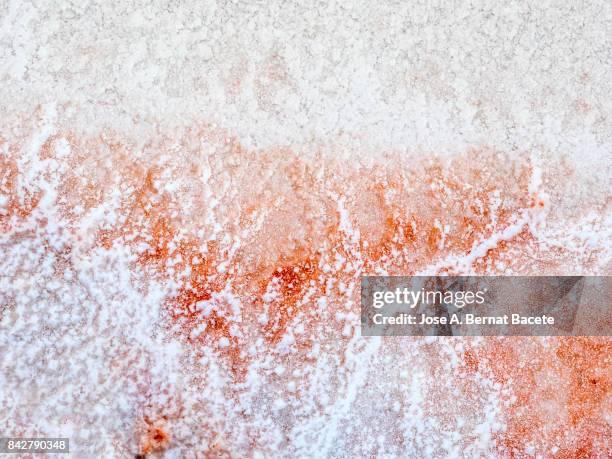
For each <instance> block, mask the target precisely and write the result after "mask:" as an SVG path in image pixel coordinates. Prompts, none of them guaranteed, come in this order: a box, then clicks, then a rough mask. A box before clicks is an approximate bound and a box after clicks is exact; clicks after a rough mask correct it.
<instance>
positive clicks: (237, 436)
mask: <svg viewBox="0 0 612 459" xmlns="http://www.w3.org/2000/svg"><path fill="white" fill-rule="evenodd" d="M56 118H57V114H56V113H55V112H54V110H53V108H52V107H51V108H49V107H47V108H46V109H45V110H43V111H42V112H41V115H40V119H39V121H38V126H37V128H36V130H34V131H33V132H32V134H31V135H30V136H28V137H25V138H23V139H22V140H21V142H20V143H11V142H8V141H4V142H3V145H2V152H3V155H2V158H3V164H4V166H3V167H4V169H3V173H4V175H3V179H2V180H3V182H2V193H3V196H5V197H6V198H5V204H4V211H3V215H2V228H3V232H2V239H1V243H2V247H3V250H4V251H5V253H6V256H5V257H3V259H2V261H1V269H2V273H3V277H2V283H1V289H2V290H1V294H2V297H1V298H2V333H1V334H0V339H1V341H0V342H1V346H2V367H3V368H4V369H6V370H7V371H3V372H2V384H1V385H0V387H2V392H1V395H2V396H1V397H0V403H2V410H1V412H2V413H3V415H2V420H1V422H2V425H3V426H4V427H3V429H4V430H7V431H10V432H15V434H16V435H26V434H27V435H48V436H54V435H56V436H59V435H65V436H70V437H71V442H72V443H71V447H72V448H73V451H75V452H76V453H77V454H94V455H104V456H121V455H128V454H152V455H153V454H158V455H159V454H161V455H165V456H167V457H182V456H184V455H186V454H191V453H192V452H199V453H202V454H205V455H210V456H214V455H218V454H226V455H229V456H242V455H244V454H246V452H247V451H251V452H252V454H259V455H263V456H274V455H278V454H282V455H286V456H309V455H313V454H319V455H321V456H329V457H355V456H389V455H391V456H396V455H404V454H412V455H415V456H428V457H448V456H451V457H454V456H460V455H462V454H468V455H483V454H484V455H500V456H503V455H506V454H510V455H513V454H514V455H519V456H520V455H525V454H526V455H537V454H539V455H550V454H553V453H554V452H555V451H556V452H558V454H560V455H561V457H564V456H571V455H573V454H574V453H575V452H576V451H579V452H581V453H580V454H583V455H585V456H593V455H595V456H596V455H598V454H602V451H603V452H605V451H607V450H608V449H609V444H608V440H607V439H608V438H609V435H608V432H609V423H608V422H607V420H606V419H605V413H606V412H609V397H608V396H607V394H608V393H609V385H610V377H609V375H610V366H609V361H608V359H609V357H608V354H609V343H608V341H607V340H606V339H595V338H581V339H578V338H576V339H567V338H548V339H541V338H531V339H508V338H506V339H503V338H487V339H485V338H472V339H470V338H464V339H457V338H454V339H436V338H397V339H393V340H388V339H385V338H361V337H360V335H359V310H358V304H359V297H358V285H359V277H360V276H361V275H366V274H381V273H385V274H390V275H397V274H410V273H425V272H446V273H457V274H464V273H478V274H494V273H500V272H503V273H506V274H533V273H541V272H542V271H543V270H548V272H571V271H572V270H574V269H575V266H576V265H575V263H576V259H578V260H580V262H581V264H580V266H581V269H582V272H585V271H590V272H593V273H601V272H605V269H606V266H607V264H608V263H609V248H608V246H607V245H606V244H605V243H599V244H598V243H595V245H594V248H595V250H594V251H592V252H591V253H589V254H588V256H587V254H584V253H583V250H582V248H583V247H584V245H585V244H587V243H591V244H593V242H592V241H593V238H595V241H597V239H596V238H601V237H603V236H602V232H601V231H602V230H603V229H602V228H603V226H604V223H605V220H604V217H601V216H598V215H593V214H592V213H589V212H588V210H587V209H585V210H584V211H582V210H580V209H577V210H576V212H575V214H574V215H573V218H572V219H571V220H569V221H568V220H565V219H564V220H563V221H559V220H558V219H557V217H556V215H555V207H554V206H555V195H554V189H555V187H557V186H561V185H558V184H557V183H555V176H554V174H552V171H554V170H555V167H562V166H561V165H559V166H556V165H554V164H548V168H547V173H548V174H550V176H547V177H543V176H542V172H540V171H541V169H539V168H538V167H537V166H536V165H535V162H537V161H539V160H540V159H539V158H536V159H535V160H534V159H533V158H530V157H529V156H524V157H518V158H515V159H510V158H509V157H508V156H507V155H505V154H503V153H502V152H495V151H492V150H488V149H479V150H470V151H467V152H465V153H461V154H458V155H455V157H453V158H452V159H450V160H447V159H439V158H435V157H431V158H428V159H422V160H416V161H407V160H405V159H404V158H402V157H399V156H394V155H389V156H388V158H387V159H386V161H385V162H379V161H376V160H372V159H371V158H369V159H365V160H364V161H358V162H353V163H346V162H344V161H340V160H337V159H336V158H334V157H333V156H332V155H329V154H328V153H327V152H324V151H323V152H320V153H318V154H316V155H314V156H308V155H297V154H295V153H293V152H292V151H291V150H288V149H277V150H275V149H270V150H260V151H251V150H248V149H246V148H244V147H242V146H241V145H240V143H239V142H238V141H237V140H236V139H234V138H232V137H231V136H230V135H229V134H228V133H227V132H224V131H221V130H219V129H218V128H212V127H210V126H208V127H206V126H202V127H198V128H194V129H192V130H189V131H185V133H184V134H183V135H182V137H180V138H177V139H165V138H161V139H150V140H148V141H147V142H142V139H141V140H140V141H141V144H143V145H144V146H143V147H142V148H141V149H139V150H132V149H133V148H134V143H130V142H129V141H122V140H120V139H118V138H114V137H112V136H110V135H104V136H101V137H97V138H80V137H77V136H75V135H74V134H71V133H70V131H67V130H65V129H63V128H60V127H57V126H56V125H55V124H54V123H55V119H56ZM545 183H548V186H545ZM605 218H609V216H607V217H605ZM381 222H382V224H381ZM585 222H588V224H585ZM589 227H590V228H591V229H592V231H591V232H589V231H588V228H589ZM562 229H564V230H563V233H561V232H562ZM606 231H609V230H606ZM560 235H561V237H560ZM580 257H583V258H580ZM536 356H537V357H536ZM534 359H536V360H534ZM17 362H19V364H18V365H17V364H16V363H17ZM551 413H562V414H563V416H561V417H560V418H559V419H558V420H557V421H555V422H554V423H553V422H551V420H550V416H551ZM542 432H544V434H543V433H542Z"/></svg>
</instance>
